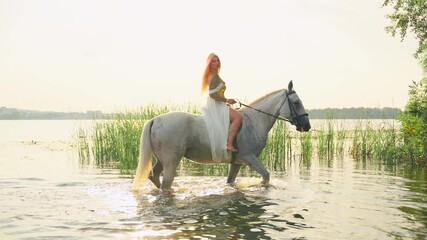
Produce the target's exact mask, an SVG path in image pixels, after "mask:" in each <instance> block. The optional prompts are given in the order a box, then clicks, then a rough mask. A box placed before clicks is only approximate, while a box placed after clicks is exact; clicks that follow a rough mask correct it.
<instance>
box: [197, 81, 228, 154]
mask: <svg viewBox="0 0 427 240" xmlns="http://www.w3.org/2000/svg"><path fill="white" fill-rule="evenodd" d="M222 87H224V83H221V84H220V85H219V86H218V87H216V88H215V89H212V90H209V94H212V93H215V92H217V91H219V90H220V89H221V88H222ZM229 111H230V110H229V107H228V106H227V105H226V104H225V103H223V102H219V101H216V100H215V99H213V98H211V97H208V98H207V100H206V105H205V106H204V107H202V117H203V119H204V120H205V122H206V127H207V130H208V133H209V139H210V141H211V151H212V160H214V161H215V162H222V161H225V162H229V161H230V160H231V152H230V151H228V150H227V136H228V129H229V127H230V113H229Z"/></svg>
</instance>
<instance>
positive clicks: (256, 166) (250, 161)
mask: <svg viewBox="0 0 427 240" xmlns="http://www.w3.org/2000/svg"><path fill="white" fill-rule="evenodd" d="M242 159H243V161H244V162H245V163H246V164H247V165H248V166H249V167H250V168H251V169H253V170H255V171H257V172H258V173H259V174H261V176H262V182H261V183H262V184H268V182H270V173H269V172H268V171H267V170H266V169H265V168H264V166H263V165H262V164H261V162H260V161H259V160H258V158H257V157H256V156H255V155H249V156H245V157H243V158H242Z"/></svg>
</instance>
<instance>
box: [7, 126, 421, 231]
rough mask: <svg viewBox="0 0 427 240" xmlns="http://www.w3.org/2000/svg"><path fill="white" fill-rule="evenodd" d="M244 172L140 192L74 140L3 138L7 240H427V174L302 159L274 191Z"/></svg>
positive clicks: (185, 179) (275, 177)
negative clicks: (88, 158)
mask: <svg viewBox="0 0 427 240" xmlns="http://www.w3.org/2000/svg"><path fill="white" fill-rule="evenodd" d="M21 124H23V123H21ZM38 124H40V123H38ZM0 130H1V127H0ZM0 132H1V131H0ZM53 138H55V136H54V137H53ZM57 138H59V137H57ZM61 138H62V137H61ZM245 172H247V171H246V169H243V171H242V174H240V175H239V176H238V179H237V183H236V185H235V186H230V185H227V184H226V183H225V181H226V177H225V176H200V172H195V171H192V170H191V169H189V170H188V171H186V172H184V173H182V172H180V173H181V174H182V175H181V176H177V177H176V178H175V181H174V185H173V190H174V191H173V192H172V193H164V192H161V191H159V190H157V189H155V188H154V186H153V185H152V184H151V183H149V182H146V183H145V184H143V186H142V188H141V189H140V191H139V192H137V193H134V192H132V191H130V187H131V183H132V178H131V176H128V175H121V174H119V172H118V171H116V170H102V169H97V168H94V167H90V166H82V165H80V164H79V161H78V157H77V153H76V150H75V149H74V148H73V147H72V146H70V144H69V142H68V141H64V140H63V139H59V140H58V141H54V140H52V139H48V140H45V141H37V138H35V139H34V140H29V139H24V140H23V141H16V140H14V139H6V140H5V139H3V141H0V239H179V238H182V239H214V238H215V239H226V238H229V239H331V238H333V239H425V238H427V217H426V216H427V182H426V175H425V170H420V171H409V170H407V169H404V168H391V169H387V168H385V167H384V166H382V165H377V164H371V163H366V162H365V163H364V162H355V161H353V160H351V159H344V160H335V161H332V162H317V161H312V164H311V166H303V165H302V164H300V163H295V162H294V163H290V164H289V167H288V168H287V170H286V171H285V172H280V173H273V174H272V182H271V184H270V185H269V186H267V187H265V186H261V185H259V182H260V180H261V179H260V177H259V175H257V174H252V173H251V172H249V173H248V174H244V173H245Z"/></svg>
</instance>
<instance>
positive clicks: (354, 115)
mask: <svg viewBox="0 0 427 240" xmlns="http://www.w3.org/2000/svg"><path fill="white" fill-rule="evenodd" d="M307 112H308V114H309V116H310V119H395V118H396V117H397V115H399V114H400V113H401V110H400V109H398V108H363V107H360V108H325V109H310V110H307ZM112 115H114V114H111V113H108V114H107V113H102V112H101V111H87V112H44V111H34V110H22V109H16V108H7V107H0V120H38V119H40V120H71V119H95V118H96V119H102V118H105V117H111V116H112Z"/></svg>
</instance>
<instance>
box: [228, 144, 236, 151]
mask: <svg viewBox="0 0 427 240" xmlns="http://www.w3.org/2000/svg"><path fill="white" fill-rule="evenodd" d="M227 150H228V151H230V152H234V153H235V152H237V149H235V148H234V147H233V145H231V144H227Z"/></svg>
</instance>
